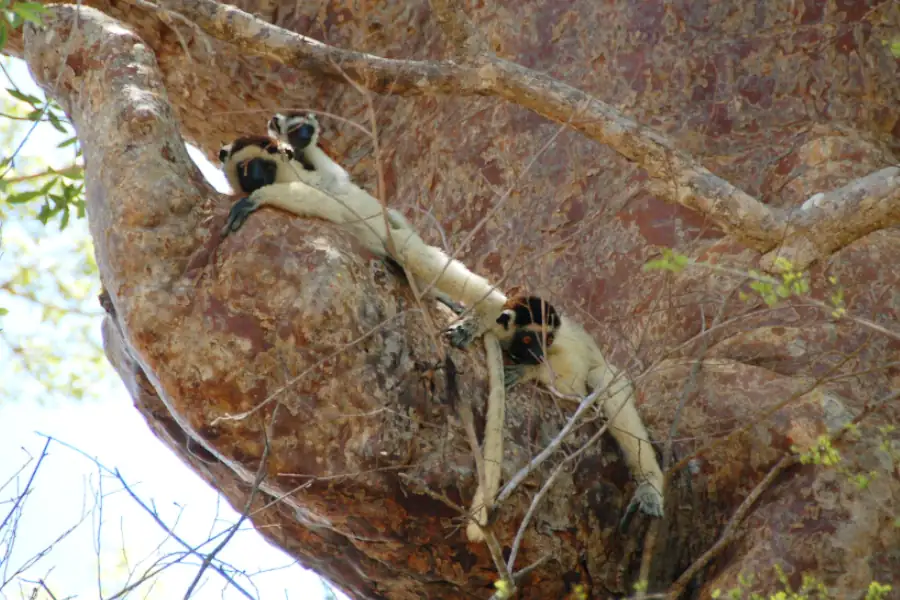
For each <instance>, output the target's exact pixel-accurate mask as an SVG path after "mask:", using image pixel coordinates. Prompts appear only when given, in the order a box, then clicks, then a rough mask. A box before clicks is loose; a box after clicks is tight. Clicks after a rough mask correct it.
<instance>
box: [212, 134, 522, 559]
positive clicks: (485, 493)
mask: <svg viewBox="0 0 900 600" xmlns="http://www.w3.org/2000/svg"><path fill="white" fill-rule="evenodd" d="M314 129H315V128H314ZM288 131H290V130H288ZM299 133H300V132H298V134H299ZM308 133H309V132H308V130H307V132H306V133H304V134H303V135H307V134H308ZM310 139H314V138H313V137H310ZM300 141H301V142H302V140H300ZM301 145H302V144H301ZM308 156H309V154H308V153H307V157H308ZM321 156H325V158H326V159H327V160H328V162H330V163H333V161H331V159H330V158H328V157H327V155H324V153H323V154H322V155H321ZM293 158H294V151H293V149H292V148H290V147H289V146H286V145H284V144H282V143H279V141H278V140H275V139H272V138H270V137H266V136H247V137H243V138H240V139H238V140H236V141H235V142H233V143H232V144H229V145H227V146H223V147H222V149H221V150H220V151H219V160H220V161H222V163H223V170H224V171H225V175H226V177H227V178H228V182H229V183H230V184H231V187H232V188H233V189H234V190H235V191H236V192H242V193H245V194H249V196H248V197H246V198H243V199H241V200H239V201H238V202H236V203H235V204H234V206H232V208H231V212H230V213H229V215H228V221H227V224H226V225H225V227H224V229H223V236H225V235H228V234H229V233H231V232H233V231H237V230H238V229H239V228H240V227H241V225H243V223H244V221H245V220H246V219H247V217H248V216H249V215H250V213H252V212H253V211H255V210H257V209H258V208H260V207H262V206H266V205H270V206H274V207H277V208H281V209H282V210H286V211H288V212H291V213H294V214H295V215H298V216H301V217H318V218H321V219H325V220H327V221H331V222H333V223H337V224H339V225H341V226H343V227H344V228H346V229H348V230H349V231H351V232H352V233H353V234H354V235H355V237H356V238H357V239H358V240H359V241H360V242H361V243H362V244H363V245H364V246H365V247H366V248H367V249H368V250H370V251H371V252H373V253H374V254H376V255H377V256H381V257H385V258H391V259H393V260H396V261H397V262H398V263H400V265H401V266H403V267H405V268H406V269H408V270H409V272H410V273H411V274H412V276H413V277H414V278H415V280H416V281H418V282H421V283H422V284H424V285H425V286H430V285H433V286H434V287H435V288H436V290H437V291H438V292H440V293H441V294H443V295H444V296H446V297H447V298H449V299H450V300H451V301H454V302H462V303H463V304H465V305H466V306H468V307H470V308H472V309H473V311H474V315H473V316H472V317H470V318H469V319H467V320H466V324H470V323H471V322H472V321H475V322H476V323H478V325H477V326H476V327H472V328H471V329H472V330H473V331H479V332H483V331H484V330H485V329H487V327H486V326H481V325H480V324H481V323H491V322H493V321H494V320H496V318H497V317H498V316H499V315H500V313H501V312H502V310H503V306H504V304H505V302H506V296H505V295H504V294H503V293H501V292H500V291H498V290H496V289H494V287H493V286H491V284H490V283H488V281H487V280H485V279H484V278H482V277H479V276H478V275H476V274H474V273H472V272H471V271H469V270H468V269H467V268H466V266H465V265H464V264H462V263H461V262H459V261H457V260H454V259H451V258H450V257H448V256H447V255H446V254H444V252H442V251H441V250H440V249H438V248H435V247H433V246H429V245H428V244H426V243H425V242H424V241H423V240H422V239H421V238H420V237H419V235H418V233H416V232H415V230H413V229H412V227H411V226H410V225H409V224H408V223H407V221H406V219H404V218H403V217H402V215H400V216H399V218H398V217H397V216H394V217H393V218H390V215H389V218H388V225H387V226H386V225H385V218H384V212H383V210H382V206H381V203H379V202H378V201H377V200H376V199H375V198H373V197H372V196H370V195H369V194H368V193H366V192H365V191H364V190H362V189H361V188H359V187H358V186H356V185H354V184H353V183H352V182H350V181H349V179H348V180H346V181H345V182H343V183H342V184H341V185H339V186H334V185H331V183H333V182H331V181H328V182H325V183H323V182H322V179H321V177H322V176H321V174H320V173H319V172H318V171H319V168H318V167H319V165H322V164H325V163H324V162H322V163H319V165H311V166H313V167H314V168H313V169H306V168H305V167H303V166H302V165H301V164H299V163H297V162H295V161H294V160H293ZM317 160H318V159H317ZM335 166H337V167H338V168H339V169H340V166H339V165H336V164H335ZM326 167H327V165H326ZM327 168H329V169H330V173H334V169H333V168H331V167H327ZM341 170H342V171H343V169H341ZM328 177H331V175H329V176H328ZM323 190H327V192H326V191H323ZM396 214H397V215H399V213H396ZM389 234H390V237H391V238H392V240H393V243H394V248H395V250H396V251H395V252H391V251H390V250H389V244H388V235H389ZM485 345H486V347H487V348H488V374H489V380H490V390H491V391H490V395H489V399H488V410H487V415H488V418H487V423H486V425H485V439H484V457H485V460H484V464H485V471H486V473H484V478H482V477H479V478H478V479H479V486H478V491H477V492H476V494H475V502H474V503H473V513H474V518H475V519H477V521H478V523H480V524H486V522H487V509H488V507H489V506H490V505H491V502H492V500H493V497H494V496H495V495H496V493H497V491H498V490H499V483H500V476H501V474H500V466H501V464H502V460H503V429H504V427H503V407H504V406H505V403H506V391H505V388H504V385H503V372H502V363H501V361H500V360H499V358H494V357H495V356H496V357H499V356H500V348H499V346H498V345H497V340H496V338H495V337H494V336H493V335H489V336H485ZM482 480H483V481H485V486H486V488H487V489H486V490H485V489H483V488H482V485H481V482H482ZM466 531H467V535H468V538H469V540H471V541H480V540H482V539H483V533H482V531H481V528H480V527H479V526H478V525H476V524H475V523H470V524H469V526H468V527H467V530H466Z"/></svg>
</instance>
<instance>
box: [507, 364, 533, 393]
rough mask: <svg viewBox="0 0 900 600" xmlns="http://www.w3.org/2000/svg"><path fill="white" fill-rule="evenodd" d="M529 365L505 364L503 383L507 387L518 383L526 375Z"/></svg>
mask: <svg viewBox="0 0 900 600" xmlns="http://www.w3.org/2000/svg"><path fill="white" fill-rule="evenodd" d="M526 368H527V365H503V383H504V385H505V386H506V389H509V388H511V387H512V386H514V385H516V383H518V381H519V380H520V379H522V377H523V376H524V375H525V370H526Z"/></svg>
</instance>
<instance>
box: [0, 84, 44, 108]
mask: <svg viewBox="0 0 900 600" xmlns="http://www.w3.org/2000/svg"><path fill="white" fill-rule="evenodd" d="M6 93H7V94H9V95H10V96H12V97H13V98H15V99H17V100H21V101H22V102H27V103H28V104H31V105H35V104H40V103H41V99H40V98H38V97H37V96H32V95H31V94H23V93H22V92H20V91H19V90H17V89H14V88H6Z"/></svg>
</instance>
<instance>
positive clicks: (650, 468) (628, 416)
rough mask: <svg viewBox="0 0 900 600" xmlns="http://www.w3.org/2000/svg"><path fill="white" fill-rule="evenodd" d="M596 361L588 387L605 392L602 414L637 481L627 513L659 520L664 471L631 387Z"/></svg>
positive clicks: (625, 379)
mask: <svg viewBox="0 0 900 600" xmlns="http://www.w3.org/2000/svg"><path fill="white" fill-rule="evenodd" d="M598 358H599V357H598ZM596 362H597V364H596V366H594V368H593V369H591V371H590V372H589V373H588V378H587V384H588V388H589V389H590V390H597V389H606V390H608V392H607V393H608V397H607V399H606V401H605V402H604V403H603V414H604V415H605V416H606V418H607V421H608V423H609V432H610V434H612V436H613V439H615V440H616V442H617V443H618V444H619V448H620V449H621V450H622V455H623V456H624V458H625V464H627V465H628V469H629V470H630V471H631V474H632V476H633V477H634V478H635V480H636V481H637V482H638V487H637V489H636V490H635V492H634V496H633V497H632V500H631V504H630V506H629V511H630V510H631V509H632V508H634V507H637V508H639V509H640V510H641V511H642V512H644V513H645V514H648V515H651V516H654V517H662V516H663V485H664V477H663V472H662V469H661V468H660V466H659V462H657V460H656V451H655V450H654V449H653V445H652V444H651V443H650V435H649V434H648V433H647V428H646V427H644V422H643V421H642V420H641V415H640V414H638V411H637V407H636V406H635V404H634V386H633V385H632V383H631V381H630V380H629V378H628V377H627V376H626V375H625V374H624V373H623V372H620V371H618V370H617V369H616V368H615V367H613V366H612V365H610V364H609V363H607V362H606V360H605V359H602V358H599V359H598V360H597V361H596Z"/></svg>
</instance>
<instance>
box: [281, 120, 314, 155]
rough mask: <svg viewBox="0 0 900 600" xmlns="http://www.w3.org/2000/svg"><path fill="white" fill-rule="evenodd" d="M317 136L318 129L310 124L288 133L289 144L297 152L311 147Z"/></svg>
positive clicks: (304, 124) (299, 126)
mask: <svg viewBox="0 0 900 600" xmlns="http://www.w3.org/2000/svg"><path fill="white" fill-rule="evenodd" d="M315 135H316V128H315V127H313V126H312V125H311V124H309V123H303V124H302V125H298V126H296V127H292V128H291V129H289V130H288V132H287V137H288V143H290V145H291V146H292V147H293V148H294V150H295V151H297V150H302V149H304V148H306V147H307V146H309V144H310V142H312V139H313V136H315Z"/></svg>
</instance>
